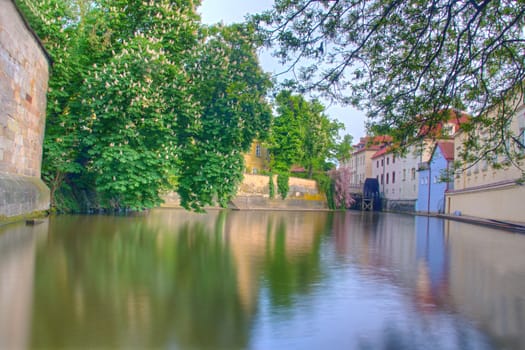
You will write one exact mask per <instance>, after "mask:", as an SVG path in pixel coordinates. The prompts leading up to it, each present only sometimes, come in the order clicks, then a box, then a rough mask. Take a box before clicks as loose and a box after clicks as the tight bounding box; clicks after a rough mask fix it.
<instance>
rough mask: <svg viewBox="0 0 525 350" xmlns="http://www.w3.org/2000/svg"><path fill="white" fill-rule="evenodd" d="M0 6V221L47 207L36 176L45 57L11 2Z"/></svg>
mask: <svg viewBox="0 0 525 350" xmlns="http://www.w3.org/2000/svg"><path fill="white" fill-rule="evenodd" d="M1 4H2V5H1V10H0V106H1V110H0V222H5V221H12V220H14V219H15V218H23V217H26V216H33V215H35V214H38V213H39V212H41V211H43V210H46V209H49V189H47V187H46V186H45V184H44V183H43V182H42V180H41V179H40V168H41V164H42V143H43V139H44V126H45V112H46V93H47V86H48V78H49V64H50V59H49V56H48V55H47V52H46V51H45V49H44V48H43V46H42V44H41V43H40V41H39V40H38V38H37V37H36V35H35V34H34V32H33V31H32V30H31V28H30V27H29V25H28V24H27V22H26V21H25V19H24V18H23V17H22V15H21V14H20V12H19V11H18V9H17V7H16V4H15V3H14V2H13V1H2V2H1Z"/></svg>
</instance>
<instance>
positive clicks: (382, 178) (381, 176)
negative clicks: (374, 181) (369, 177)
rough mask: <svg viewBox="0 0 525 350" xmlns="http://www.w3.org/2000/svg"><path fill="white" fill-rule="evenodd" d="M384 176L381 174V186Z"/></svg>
mask: <svg viewBox="0 0 525 350" xmlns="http://www.w3.org/2000/svg"><path fill="white" fill-rule="evenodd" d="M383 179H384V175H383V174H381V185H382V184H383Z"/></svg>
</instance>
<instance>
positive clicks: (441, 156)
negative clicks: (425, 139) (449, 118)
mask: <svg viewBox="0 0 525 350" xmlns="http://www.w3.org/2000/svg"><path fill="white" fill-rule="evenodd" d="M453 162H454V141H438V142H437V143H436V146H435V147H434V150H433V152H432V154H431V156H430V159H429V161H428V162H425V163H422V164H421V165H420V168H419V169H420V170H419V186H418V187H419V188H418V196H417V202H416V211H418V212H430V213H444V212H445V192H446V191H448V190H452V189H453V188H454V182H451V181H450V180H448V174H449V173H450V172H451V170H452V165H453Z"/></svg>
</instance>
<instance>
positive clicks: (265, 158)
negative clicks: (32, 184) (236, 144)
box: [244, 141, 270, 174]
mask: <svg viewBox="0 0 525 350" xmlns="http://www.w3.org/2000/svg"><path fill="white" fill-rule="evenodd" d="M257 145H259V146H260V154H259V155H258V154H257ZM269 162H270V161H269V153H268V150H267V149H266V148H265V147H263V146H262V144H261V142H259V141H254V142H252V145H251V147H250V151H249V152H248V153H246V154H244V164H245V168H246V173H248V174H259V173H260V172H261V171H267V170H268V169H269Z"/></svg>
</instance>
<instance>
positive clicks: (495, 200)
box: [446, 100, 525, 223]
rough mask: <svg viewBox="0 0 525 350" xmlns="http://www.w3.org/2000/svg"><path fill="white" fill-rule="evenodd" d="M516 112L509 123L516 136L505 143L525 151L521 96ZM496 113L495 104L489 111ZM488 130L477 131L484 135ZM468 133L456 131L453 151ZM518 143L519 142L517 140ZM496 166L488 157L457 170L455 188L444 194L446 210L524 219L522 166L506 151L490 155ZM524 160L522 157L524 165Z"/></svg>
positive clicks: (509, 219)
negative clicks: (518, 166) (519, 166)
mask: <svg viewBox="0 0 525 350" xmlns="http://www.w3.org/2000/svg"><path fill="white" fill-rule="evenodd" d="M517 103H519V104H520V105H519V106H518V108H517V110H516V113H515V115H514V117H513V118H512V120H511V121H510V123H509V126H508V127H509V128H510V130H511V131H512V132H513V134H514V135H515V139H513V140H509V142H508V147H510V148H514V149H516V151H517V152H521V153H522V154H523V155H525V149H524V148H523V147H522V145H525V105H524V104H523V101H522V100H520V101H518V102H517ZM492 113H497V107H495V108H494V109H493V110H492V111H491V112H489V115H488V116H489V117H490V116H491V114H492ZM490 132H491V131H490V130H488V131H487V130H484V131H481V130H480V131H479V132H478V133H479V136H480V137H481V138H482V139H483V137H484V136H485V135H484V134H485V133H490ZM466 138H467V135H465V133H458V134H456V137H455V138H454V144H455V148H456V152H459V151H461V150H462V149H463V147H464V146H463V144H464V141H465V139H466ZM516 140H518V141H519V143H521V145H520V144H519V143H518V142H516ZM493 161H494V162H495V163H497V164H498V165H499V166H498V167H493V166H492V164H491V162H490V161H487V160H481V161H478V162H476V163H473V164H467V165H465V167H464V168H465V170H464V171H461V172H460V171H458V172H457V173H456V176H455V179H454V190H453V191H449V192H448V193H447V195H446V200H447V213H450V214H454V213H455V214H461V215H468V216H475V217H482V218H489V219H495V220H507V221H516V222H522V223H524V222H525V210H524V207H523V199H524V198H525V185H523V183H522V181H521V180H522V175H523V174H522V170H520V169H519V168H517V167H515V166H513V165H511V164H510V161H509V159H507V157H506V156H505V155H499V156H497V157H495V158H494V159H493ZM524 163H525V162H524V160H521V166H522V169H523V166H524Z"/></svg>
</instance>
